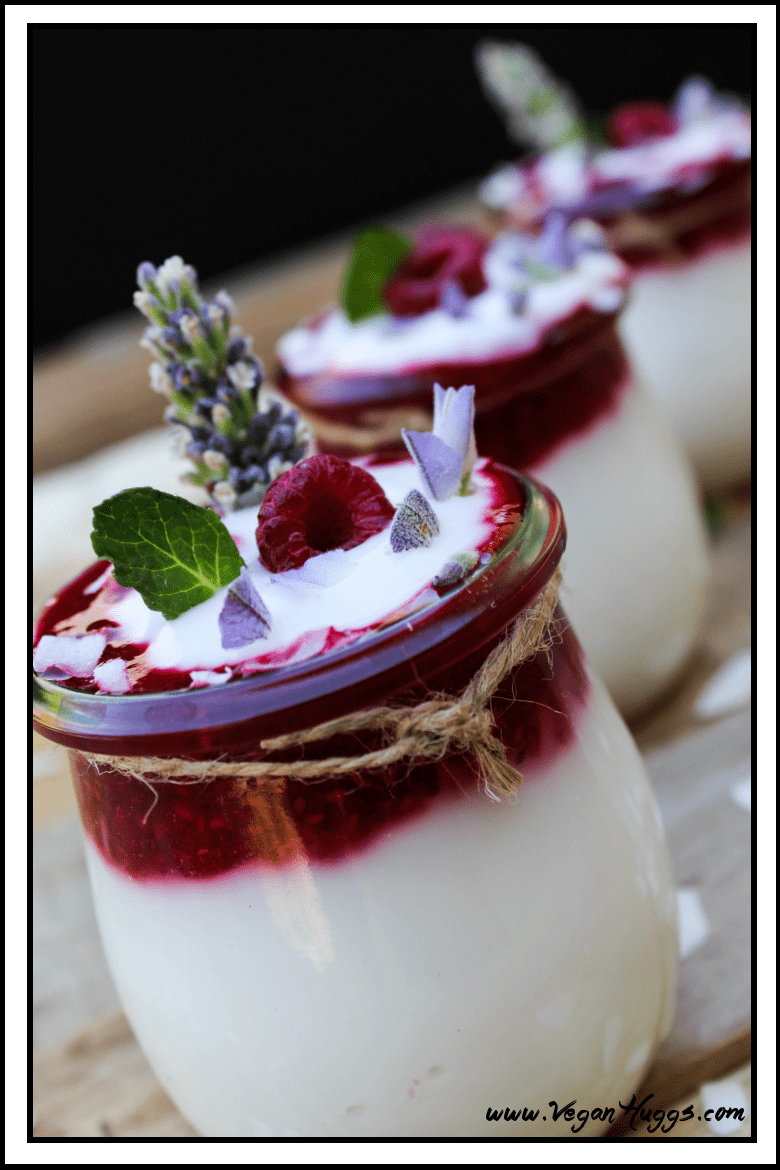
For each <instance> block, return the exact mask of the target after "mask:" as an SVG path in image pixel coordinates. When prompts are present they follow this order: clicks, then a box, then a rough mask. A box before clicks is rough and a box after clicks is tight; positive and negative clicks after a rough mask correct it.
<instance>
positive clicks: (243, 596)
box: [219, 565, 271, 650]
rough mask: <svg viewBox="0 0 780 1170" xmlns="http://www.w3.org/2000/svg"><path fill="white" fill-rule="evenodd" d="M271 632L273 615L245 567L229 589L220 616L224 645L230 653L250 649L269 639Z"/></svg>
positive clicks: (220, 629) (220, 628)
mask: <svg viewBox="0 0 780 1170" xmlns="http://www.w3.org/2000/svg"><path fill="white" fill-rule="evenodd" d="M270 630H271V615H270V614H269V612H268V610H267V609H266V607H265V605H264V604H263V601H262V598H261V597H260V594H259V593H258V592H257V590H256V589H255V587H254V585H253V584H252V578H251V577H250V576H249V572H248V570H247V568H246V565H244V567H243V568H242V569H241V575H240V576H239V578H238V580H237V581H234V582H233V583H232V585H230V586H229V587H228V593H227V597H226V598H225V604H224V605H223V607H222V611H221V613H220V615H219V632H220V638H221V641H222V645H223V646H224V648H225V649H226V650H234V649H236V647H238V646H248V645H249V644H250V643H251V642H256V641H257V639H258V638H267V637H268V634H269V633H270Z"/></svg>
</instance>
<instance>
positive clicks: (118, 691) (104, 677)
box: [93, 658, 133, 695]
mask: <svg viewBox="0 0 780 1170" xmlns="http://www.w3.org/2000/svg"><path fill="white" fill-rule="evenodd" d="M93 678H94V679H95V682H96V683H97V685H98V686H99V687H100V689H101V691H106V693H107V694H109V695H124V694H125V693H126V692H127V691H129V690H130V687H131V686H132V685H133V684H132V683H131V682H130V678H129V676H128V673H127V667H126V666H125V664H124V662H123V661H122V659H121V658H110V659H109V660H108V662H101V663H99V665H98V666H96V667H95V670H94V672H93Z"/></svg>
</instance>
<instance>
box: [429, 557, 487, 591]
mask: <svg viewBox="0 0 780 1170" xmlns="http://www.w3.org/2000/svg"><path fill="white" fill-rule="evenodd" d="M479 559H480V558H479V553H478V552H465V553H460V554H459V555H458V556H455V557H453V558H452V560H449V561H447V563H446V564H445V565H442V567H441V569H440V570H439V572H438V573H437V574H436V576H435V577H434V578H433V581H432V582H431V584H432V585H433V586H434V588H435V589H446V588H448V587H449V586H450V585H457V583H458V581H462V580H463V579H464V577H468V575H469V573H473V572H474V570H475V569H476V567H477V565H478V564H479Z"/></svg>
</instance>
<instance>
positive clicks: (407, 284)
mask: <svg viewBox="0 0 780 1170" xmlns="http://www.w3.org/2000/svg"><path fill="white" fill-rule="evenodd" d="M487 245H488V242H487V240H486V239H485V237H484V236H482V235H480V233H479V232H475V231H472V230H471V228H457V227H451V228H450V227H445V228H439V227H435V228H425V229H424V230H423V231H422V232H421V233H420V235H419V236H418V238H417V243H416V245H415V248H414V251H412V252H410V253H409V255H408V256H407V257H406V259H405V260H404V262H403V264H402V265H401V267H400V268H399V269H398V271H397V272H396V274H395V276H393V277H392V279H391V280H389V281H388V282H387V284H386V285H385V288H384V297H385V302H386V303H387V306H388V308H389V309H390V311H391V312H392V313H393V314H394V315H395V316H396V317H419V316H420V315H421V314H422V313H427V312H428V310H429V309H435V308H436V307H437V305H438V304H439V303H440V301H441V298H442V294H443V292H444V291H445V289H446V287H447V285H452V284H455V285H458V286H459V287H460V289H461V290H462V291H463V292H464V293H465V294H466V296H469V297H474V296H476V295H477V293H481V292H482V290H483V289H484V288H487V281H486V280H485V274H484V272H483V271H482V257H483V255H484V254H485V250H486V249H487Z"/></svg>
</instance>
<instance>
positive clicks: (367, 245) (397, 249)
mask: <svg viewBox="0 0 780 1170" xmlns="http://www.w3.org/2000/svg"><path fill="white" fill-rule="evenodd" d="M411 250H412V242H411V240H408V239H407V238H406V237H405V236H401V235H399V234H398V233H397V232H391V231H389V230H388V229H387V228H365V229H364V230H363V231H362V232H360V233H359V234H358V235H357V236H356V237H355V239H354V240H353V242H352V251H351V253H350V258H349V261H348V263H347V267H346V269H345V272H344V280H343V283H342V286H341V305H342V308H343V309H344V312H345V313H346V315H347V317H348V318H349V320H350V321H351V322H352V323H353V324H355V323H356V322H357V321H362V320H363V318H364V317H372V316H373V315H374V314H375V313H384V312H385V308H386V306H385V303H384V300H383V292H384V288H385V285H386V284H387V281H388V280H389V278H390V277H391V276H392V275H393V273H394V272H395V271H396V270H397V268H398V266H399V265H400V264H401V262H402V261H403V260H404V258H405V257H406V256H407V255H408V254H409V252H411Z"/></svg>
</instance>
